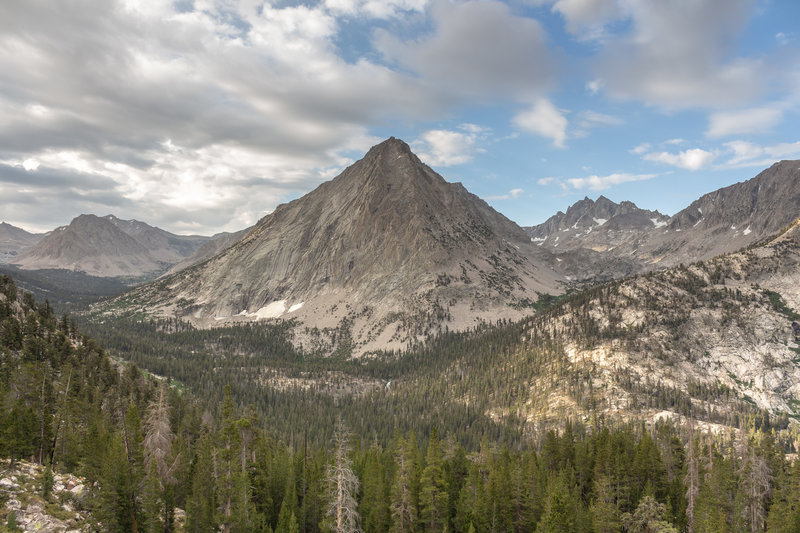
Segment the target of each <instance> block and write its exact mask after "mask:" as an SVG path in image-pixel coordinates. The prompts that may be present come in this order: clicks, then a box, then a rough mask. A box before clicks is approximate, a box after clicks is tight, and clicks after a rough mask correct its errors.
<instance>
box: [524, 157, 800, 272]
mask: <svg viewBox="0 0 800 533" xmlns="http://www.w3.org/2000/svg"><path fill="white" fill-rule="evenodd" d="M798 206H800V161H781V162H779V163H775V164H774V165H773V166H771V167H770V168H768V169H766V170H764V171H763V172H761V173H760V174H758V175H757V176H756V177H754V178H752V179H750V180H748V181H745V182H742V183H737V184H735V185H731V186H729V187H725V188H722V189H719V190H717V191H714V192H712V193H709V194H706V195H704V196H702V197H701V198H699V199H698V200H696V201H695V202H693V203H692V204H691V205H690V206H688V207H687V208H686V209H683V210H682V211H680V212H679V213H677V214H675V215H674V216H672V217H665V216H663V215H661V214H660V213H658V212H657V211H653V212H650V211H645V210H641V209H638V208H636V206H635V205H633V204H631V203H630V202H622V203H620V204H615V203H614V202H611V201H610V200H607V199H605V198H604V197H602V196H601V197H600V198H598V200H597V201H596V202H592V201H591V200H590V199H588V198H586V199H584V200H581V201H580V202H577V203H576V204H574V205H573V206H571V207H570V208H569V209H568V210H567V213H559V214H557V215H555V216H554V217H551V218H550V219H549V220H547V221H546V222H545V223H543V224H540V225H538V226H533V227H530V228H526V231H527V232H528V234H529V235H530V236H531V238H532V239H533V241H534V242H535V243H536V244H538V245H539V246H541V247H543V248H546V249H548V250H550V251H552V252H553V253H555V254H556V256H557V258H558V259H559V261H557V263H556V264H555V265H554V266H555V267H556V268H557V269H558V270H560V271H561V272H563V273H564V274H565V275H567V276H569V277H570V278H572V279H577V280H589V279H595V280H597V279H600V280H604V279H614V278H620V277H624V276H626V275H630V274H633V273H637V272H644V271H648V270H653V269H658V268H664V267H669V266H674V265H678V264H681V263H690V262H692V261H696V260H698V259H708V258H711V257H714V256H716V255H720V254H725V253H730V252H733V251H736V250H739V249H741V248H743V247H745V246H748V245H750V244H752V243H754V242H756V241H758V240H760V239H763V238H765V237H767V236H769V235H771V234H773V233H775V232H776V231H778V230H779V229H780V228H782V227H783V226H785V225H786V224H789V223H790V222H791V221H792V220H794V219H795V218H796V217H797V216H798V215H800V208H798Z"/></svg>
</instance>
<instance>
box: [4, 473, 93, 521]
mask: <svg viewBox="0 0 800 533" xmlns="http://www.w3.org/2000/svg"><path fill="white" fill-rule="evenodd" d="M42 480H43V468H42V467H41V466H40V465H37V464H33V463H28V462H26V461H19V462H17V463H16V464H15V466H14V468H11V467H10V465H9V462H8V461H4V462H0V492H2V493H3V494H5V496H6V499H5V503H4V504H3V507H2V509H1V510H0V514H2V516H4V517H5V520H4V521H3V523H4V524H8V523H15V524H16V525H17V527H18V528H19V530H21V531H47V532H70V533H78V532H80V531H94V527H93V526H92V524H91V520H90V517H89V514H88V512H87V511H85V510H84V507H85V504H86V503H87V501H86V498H87V497H88V493H89V491H88V488H87V486H86V481H85V480H84V479H83V478H81V477H79V476H73V475H71V474H60V473H54V474H53V488H52V493H51V494H50V496H49V497H48V499H47V500H45V499H44V498H43V497H42ZM12 515H13V517H12Z"/></svg>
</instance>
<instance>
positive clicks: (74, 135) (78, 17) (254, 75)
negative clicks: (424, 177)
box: [0, 0, 453, 233]
mask: <svg viewBox="0 0 800 533" xmlns="http://www.w3.org/2000/svg"><path fill="white" fill-rule="evenodd" d="M187 4H188V3H187ZM379 4H380V3H379V2H372V1H369V0H354V3H353V5H354V6H355V7H364V8H365V9H373V8H370V7H369V6H373V7H374V6H379ZM384 5H385V6H386V7H387V9H390V10H394V13H395V14H401V12H402V11H403V10H407V11H417V10H419V9H422V8H423V7H424V6H423V2H422V1H419V2H417V1H415V0H408V1H405V0H393V1H392V2H389V3H386V4H384ZM192 7H193V8H194V9H193V10H192V9H189V10H186V9H182V10H180V9H178V8H177V7H176V5H175V3H174V2H171V1H166V0H164V1H155V0H154V1H151V2H134V1H127V0H125V1H123V0H118V1H112V0H108V1H104V2H100V3H96V2H92V1H90V0H76V1H75V2H70V3H68V4H67V3H62V2H0V71H2V72H3V73H4V74H3V83H2V87H0V116H2V117H3V119H2V120H0V160H2V161H12V160H13V161H20V162H23V161H29V163H28V164H27V166H28V167H29V168H32V166H33V161H37V162H39V164H40V166H39V167H37V169H36V170H35V171H33V170H32V171H31V174H32V175H35V177H38V178H39V179H42V176H45V175H47V176H51V177H52V179H50V181H48V185H47V187H45V186H42V187H41V188H40V189H35V188H34V185H30V186H28V187H27V189H26V190H28V191H29V192H28V194H29V195H31V196H35V195H40V197H41V198H50V196H51V195H50V194H49V191H50V190H52V187H56V188H58V190H64V189H65V188H69V187H71V183H72V181H74V180H75V179H76V175H77V174H76V173H79V174H80V175H81V176H82V177H83V178H86V179H89V178H92V179H97V180H100V181H102V183H103V184H104V185H103V187H102V192H99V191H98V192H96V193H94V192H87V193H86V194H83V195H77V194H76V196H75V198H74V199H73V204H72V205H71V206H70V209H80V211H78V213H70V214H69V216H74V215H75V214H79V213H80V212H93V211H105V212H107V211H108V210H110V209H111V208H114V209H115V210H117V212H116V213H115V214H117V215H118V216H129V217H131V216H135V217H136V218H140V219H146V220H148V222H151V223H154V224H159V225H161V226H162V227H165V228H167V229H172V230H178V229H179V228H186V227H188V226H189V225H190V224H193V223H195V222H194V221H196V220H198V219H200V218H202V220H203V221H202V222H201V225H200V226H195V227H192V228H191V229H192V231H196V232H208V233H213V232H216V231H219V229H220V228H224V229H238V228H241V227H244V226H245V225H249V224H252V223H253V222H255V220H257V219H258V218H259V217H260V216H262V215H263V214H264V213H265V212H267V211H270V210H271V209H273V208H274V207H275V205H276V204H277V203H278V202H279V201H280V200H281V199H283V198H285V197H287V196H291V195H293V194H296V193H297V192H306V191H308V190H309V189H310V188H312V187H313V186H314V185H316V184H318V183H319V182H320V181H321V180H322V179H323V177H324V176H327V175H329V172H330V171H331V169H336V168H340V166H341V164H342V163H343V162H344V161H348V160H349V159H348V157H349V156H351V155H352V151H358V152H361V153H363V151H364V150H366V149H367V148H368V147H369V146H370V144H374V141H375V139H373V138H371V137H370V136H369V135H368V133H367V132H368V131H369V128H370V126H371V125H372V124H376V123H378V122H384V121H386V120H392V119H395V118H398V117H400V118H402V119H403V120H411V121H413V120H417V119H426V120H429V119H431V118H435V117H438V116H443V115H444V113H445V112H446V111H447V110H448V109H451V108H452V107H451V106H452V105H453V104H451V103H450V102H446V101H445V100H444V99H443V98H442V94H441V92H440V91H438V90H435V89H433V88H432V87H431V85H430V84H429V83H428V82H427V81H425V80H421V79H419V78H417V77H415V76H412V75H410V74H408V73H403V72H397V71H394V70H392V69H390V68H389V67H387V66H384V65H381V64H378V63H376V62H373V61H369V60H367V59H361V60H357V61H352V62H348V61H345V60H344V59H342V58H341V57H339V55H338V52H339V51H338V49H337V47H336V45H335V42H336V38H337V36H338V33H339V31H340V24H341V21H340V20H339V19H337V17H336V16H335V13H334V10H333V8H330V9H329V8H327V7H326V6H325V5H324V4H317V5H314V6H311V7H309V6H303V5H299V6H288V7H280V8H279V7H274V6H272V5H270V4H269V3H267V4H263V3H261V2H250V1H243V2H239V3H232V2H216V1H207V2H206V1H204V2H195V3H194V4H193V5H192ZM340 7H341V9H346V8H347V6H346V5H345V4H342V5H341V6H340ZM336 13H339V12H336ZM384 15H386V16H389V15H391V13H389V11H386V12H380V10H379V9H378V7H374V9H373V13H372V16H376V17H377V16H384ZM359 16H362V15H361V14H359ZM417 16H419V15H417ZM53 80H59V81H58V83H54V81H53ZM168 140H169V142H167V141H168ZM59 154H61V155H59ZM65 154H71V156H70V157H72V159H70V157H67V156H66V155H65ZM79 164H80V165H79ZM81 165H82V166H81ZM20 168H22V167H21V166H20ZM101 178H102V179H101ZM31 183H32V184H33V183H37V181H36V180H33V181H31ZM172 184H181V186H182V187H183V189H181V190H179V189H176V188H175V187H173V186H172ZM189 184H191V186H189ZM48 187H49V188H48ZM190 189H191V191H192V193H191V198H190V196H189V193H188V192H186V191H188V190H190ZM15 190H16V189H15ZM145 191H146V198H147V202H146V203H144V204H142V205H140V206H139V207H138V209H140V210H144V212H135V213H132V212H130V210H131V209H133V204H132V203H131V202H135V201H136V200H137V199H141V198H144V197H145ZM181 191H183V192H184V193H185V194H182V193H181ZM11 192H13V191H9V189H8V188H6V189H4V190H3V195H4V196H3V197H4V199H5V198H10V197H11V196H10V194H11ZM115 195H116V196H115ZM101 197H102V199H103V200H102V201H104V202H105V204H104V205H106V206H107V207H105V208H103V207H102V205H103V204H100V205H101V207H100V208H98V207H97V204H95V203H94V202H100V198H101ZM190 199H191V201H188V200H190ZM37 205H40V207H38V208H34V207H30V206H29V207H28V210H27V212H28V214H29V216H30V217H31V218H33V217H36V216H38V217H41V218H42V219H45V218H47V219H49V218H48V217H50V216H51V214H52V213H55V212H60V211H59V209H61V208H59V209H56V208H53V207H52V206H47V205H45V204H44V201H42V202H40V203H39V204H37ZM193 206H203V207H204V210H202V211H198V209H197V208H195V207H193ZM36 209H38V211H37V210H36ZM64 209H66V207H64ZM125 210H129V211H127V213H128V214H127V215H126V212H125ZM233 213H235V215H233ZM62 216H63V215H62ZM148 217H151V218H148ZM248 217H249V218H248ZM19 218H20V217H19V216H18V217H17V219H19ZM245 218H247V220H244V219H245ZM67 220H68V218H67ZM64 222H65V220H64V219H63V218H62V219H61V220H59V221H58V223H59V224H63V223H64ZM236 226H238V228H237V227H236Z"/></svg>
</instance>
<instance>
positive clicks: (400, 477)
mask: <svg viewBox="0 0 800 533" xmlns="http://www.w3.org/2000/svg"><path fill="white" fill-rule="evenodd" d="M414 447H415V445H414V444H413V443H412V442H406V441H405V440H404V439H403V438H402V437H398V438H397V441H396V443H395V454H394V457H395V465H396V467H397V468H396V471H395V476H394V482H393V483H392V493H391V496H392V500H391V505H390V511H391V517H392V528H391V531H392V533H410V532H413V531H415V530H416V522H417V505H416V498H415V496H414V472H415V470H416V466H415V464H414V455H415V453H414V450H413V448H414Z"/></svg>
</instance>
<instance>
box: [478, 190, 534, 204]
mask: <svg viewBox="0 0 800 533" xmlns="http://www.w3.org/2000/svg"><path fill="white" fill-rule="evenodd" d="M523 194H525V191H524V190H523V189H511V190H510V191H508V192H507V193H506V194H500V195H495V196H487V197H486V199H487V200H490V201H491V200H513V199H516V198H519V197H520V196H522V195H523Z"/></svg>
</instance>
